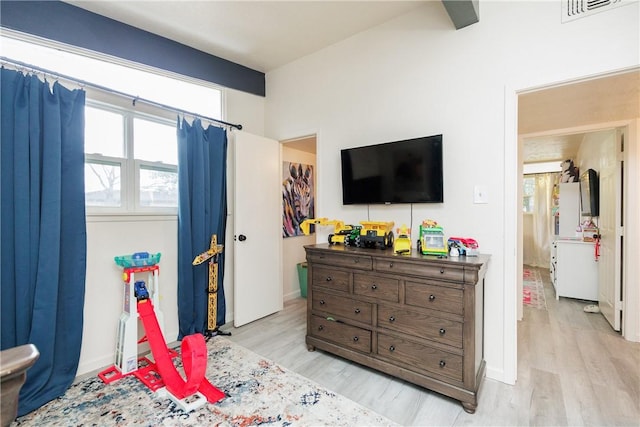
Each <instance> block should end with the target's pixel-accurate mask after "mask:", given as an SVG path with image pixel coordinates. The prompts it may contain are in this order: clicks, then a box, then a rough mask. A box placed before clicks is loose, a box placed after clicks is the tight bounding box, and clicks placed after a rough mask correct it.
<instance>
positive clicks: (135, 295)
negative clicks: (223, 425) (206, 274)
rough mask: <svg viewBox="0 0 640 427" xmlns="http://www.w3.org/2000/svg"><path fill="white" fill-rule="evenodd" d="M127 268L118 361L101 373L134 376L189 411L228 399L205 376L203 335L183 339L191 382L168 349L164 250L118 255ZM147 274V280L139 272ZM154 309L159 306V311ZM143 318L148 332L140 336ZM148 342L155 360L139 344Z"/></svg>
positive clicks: (105, 377)
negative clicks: (163, 297)
mask: <svg viewBox="0 0 640 427" xmlns="http://www.w3.org/2000/svg"><path fill="white" fill-rule="evenodd" d="M115 261H116V264H118V266H120V267H123V275H122V277H123V282H124V286H123V309H122V314H121V315H120V321H119V325H118V336H117V343H116V354H115V364H114V365H113V366H112V367H110V368H107V369H105V370H104V371H102V372H100V373H99V374H98V376H99V377H100V379H101V380H102V381H103V382H104V383H106V384H110V383H112V382H114V381H117V380H119V379H121V378H123V377H124V376H127V375H134V376H135V377H136V378H138V379H139V380H140V381H141V382H142V383H143V384H145V385H146V386H147V387H148V388H149V389H150V390H151V391H153V392H156V393H158V394H162V395H166V396H167V397H168V398H170V399H171V400H172V401H173V402H175V404H176V405H177V406H178V407H180V408H181V409H183V410H184V411H185V412H189V411H192V410H194V409H197V408H199V407H201V406H203V405H204V404H206V402H207V401H208V402H211V403H215V402H218V401H219V400H221V399H223V398H224V397H225V394H224V392H222V391H221V390H219V389H217V388H216V387H214V386H213V385H212V384H211V383H210V382H209V380H207V379H206V378H205V371H206V369H207V347H206V343H205V340H204V337H203V336H202V335H201V334H193V335H189V336H186V337H184V338H183V340H182V345H181V350H180V353H181V356H182V365H183V368H184V374H185V376H186V380H185V379H183V377H182V375H181V374H180V373H179V372H178V371H177V369H176V367H175V366H174V364H173V359H174V358H176V357H178V353H177V352H176V351H175V350H173V349H170V348H168V347H167V343H166V341H165V339H164V334H163V328H164V321H163V316H162V311H161V310H160V304H159V298H160V292H159V287H158V285H159V281H158V276H159V271H160V268H159V266H158V264H157V263H158V262H159V261H160V253H157V254H155V255H154V254H148V253H146V252H138V253H135V254H133V255H125V256H118V257H115ZM145 274H146V275H147V282H145V281H144V280H136V275H142V277H144V275H145ZM154 307H157V309H155V308H154ZM138 317H139V318H140V320H141V321H142V324H143V326H144V330H145V333H146V335H145V336H144V337H143V338H142V339H140V340H138ZM142 342H148V343H149V347H150V348H151V354H152V356H153V361H151V360H150V359H149V358H147V357H139V356H138V344H140V343H142Z"/></svg>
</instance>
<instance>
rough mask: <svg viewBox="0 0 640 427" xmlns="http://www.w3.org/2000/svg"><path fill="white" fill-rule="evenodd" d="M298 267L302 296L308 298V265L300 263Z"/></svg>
mask: <svg viewBox="0 0 640 427" xmlns="http://www.w3.org/2000/svg"><path fill="white" fill-rule="evenodd" d="M297 267H298V281H299V282H300V296H301V297H302V298H306V297H307V263H306V262H300V263H298V265H297Z"/></svg>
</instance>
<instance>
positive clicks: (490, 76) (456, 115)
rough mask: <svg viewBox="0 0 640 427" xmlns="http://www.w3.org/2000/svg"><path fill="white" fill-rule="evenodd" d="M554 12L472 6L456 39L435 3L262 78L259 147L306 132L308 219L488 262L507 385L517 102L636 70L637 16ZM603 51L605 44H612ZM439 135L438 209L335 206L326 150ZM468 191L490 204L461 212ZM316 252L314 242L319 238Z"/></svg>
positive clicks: (498, 356) (490, 301) (496, 359)
mask: <svg viewBox="0 0 640 427" xmlns="http://www.w3.org/2000/svg"><path fill="white" fill-rule="evenodd" d="M560 7H561V4H560V2H559V1H553V2H550V1H547V2H504V1H483V2H482V3H481V5H480V22H479V23H477V24H474V25H471V26H469V27H466V28H464V29H462V30H458V31H455V30H454V28H453V26H452V25H451V24H450V23H449V21H448V17H447V15H446V12H445V10H444V8H443V6H442V4H441V3H440V2H428V3H427V4H426V5H425V6H424V7H423V8H421V9H418V10H416V11H414V12H412V13H411V14H408V15H405V16H402V17H400V18H398V19H395V20H393V21H391V22H388V23H386V24H383V25H381V26H379V27H376V28H374V29H372V30H369V31H366V32H363V33H360V34H358V35H356V36H354V37H352V38H350V39H347V40H345V41H343V42H340V43H337V44H335V45H333V46H331V47H329V48H326V49H324V50H322V51H320V52H317V53H315V54H312V55H309V56H307V57H305V58H302V59H300V60H298V61H296V62H293V63H291V64H289V65H286V66H284V67H282V68H280V69H278V70H275V71H272V72H270V73H268V74H267V87H268V91H267V92H268V94H269V95H268V97H267V100H266V122H265V123H266V124H265V131H266V136H268V137H271V138H275V139H283V138H284V137H286V136H288V135H292V134H296V133H297V132H296V131H297V130H298V129H317V130H318V132H321V133H322V140H321V141H319V143H318V147H317V151H318V153H317V163H318V169H319V170H321V171H322V177H321V179H320V182H319V184H318V206H319V207H320V208H321V210H320V211H319V212H318V214H317V215H318V216H327V217H331V218H338V219H343V220H344V221H346V222H358V221H360V220H364V219H367V217H369V218H370V219H371V220H385V221H388V220H392V221H395V222H396V224H402V223H407V224H409V223H411V224H412V228H413V230H412V232H413V234H414V235H416V229H417V226H418V224H419V222H420V221H421V220H423V219H425V218H431V219H435V220H437V221H438V222H439V223H440V224H441V225H442V226H443V227H444V229H445V232H446V233H447V234H449V235H453V234H455V235H462V236H469V237H473V238H475V239H477V240H478V242H479V243H480V249H481V251H482V252H484V253H488V254H491V255H492V258H491V262H490V265H489V270H488V273H487V280H486V298H485V304H486V306H485V325H486V327H485V358H486V360H487V365H488V369H487V374H488V376H489V377H492V378H495V379H498V380H503V381H505V382H513V381H514V380H515V365H516V361H515V354H516V353H515V346H516V343H515V322H516V290H515V283H516V277H517V276H516V268H515V265H516V242H517V239H516V236H515V235H516V230H517V228H516V224H517V220H516V218H517V215H518V214H519V213H520V211H519V206H520V203H518V200H517V198H516V194H517V188H516V186H517V183H518V182H519V179H518V175H517V170H518V168H517V166H516V165H517V148H516V147H517V130H516V129H517V126H516V122H517V111H516V105H517V93H516V92H517V91H519V90H524V89H527V88H533V87H539V86H543V85H547V84H550V83H556V82H562V81H567V80H572V79H575V78H579V77H583V76H592V75H596V74H599V73H604V72H607V71H611V70H618V69H624V68H627V67H631V66H637V65H638V64H639V63H640V61H639V52H640V49H639V41H638V37H637V36H638V34H639V20H638V15H639V10H638V3H634V4H632V5H630V6H624V7H621V8H618V9H614V10H611V11H607V12H603V13H600V14H596V15H593V16H591V17H588V18H583V19H579V20H576V21H573V22H571V23H568V24H561V22H560ZM612 40H615V43H613V42H612ZM438 133H442V134H444V162H445V177H444V180H445V181H444V193H445V202H444V203H443V204H436V205H414V206H413V215H411V212H412V210H411V208H410V206H406V205H398V206H371V207H370V209H369V211H368V210H367V207H366V206H342V204H341V201H340V194H341V193H340V191H341V189H340V170H339V150H340V149H341V148H344V147H352V146H358V145H366V144H373V143H378V142H386V141H393V140H398V139H402V138H409V137H417V136H424V135H432V134H438ZM474 185H484V186H486V187H487V188H488V198H489V203H487V204H474V203H473V187H474ZM317 239H318V241H319V242H321V241H324V239H325V236H324V235H322V234H321V233H318V238H317Z"/></svg>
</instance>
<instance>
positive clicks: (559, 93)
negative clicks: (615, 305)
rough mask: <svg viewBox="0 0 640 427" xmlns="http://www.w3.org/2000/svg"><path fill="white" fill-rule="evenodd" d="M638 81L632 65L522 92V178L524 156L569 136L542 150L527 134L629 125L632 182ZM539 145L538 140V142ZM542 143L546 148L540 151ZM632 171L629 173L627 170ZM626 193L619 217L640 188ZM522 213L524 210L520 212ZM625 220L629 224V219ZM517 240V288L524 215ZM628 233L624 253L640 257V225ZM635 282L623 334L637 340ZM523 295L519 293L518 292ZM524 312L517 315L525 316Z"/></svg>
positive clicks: (626, 270)
mask: <svg viewBox="0 0 640 427" xmlns="http://www.w3.org/2000/svg"><path fill="white" fill-rule="evenodd" d="M639 82H640V71H638V70H634V71H630V72H626V73H618V74H614V75H609V76H603V77H600V78H595V79H590V80H587V81H581V82H577V83H570V84H565V85H560V86H554V87H549V88H544V89H539V90H535V91H530V92H526V93H520V94H518V99H517V103H518V108H517V110H518V117H517V122H518V125H517V133H518V136H519V138H518V139H519V147H518V159H519V160H518V177H520V178H521V177H522V165H523V163H524V162H525V161H526V152H527V150H528V151H529V152H532V151H533V152H536V151H538V152H540V151H542V152H546V151H549V152H551V151H553V150H556V151H558V150H559V151H560V152H562V149H563V148H566V147H567V145H566V144H568V143H567V142H566V141H564V142H562V141H558V140H557V139H553V138H551V139H550V140H549V142H548V143H549V145H538V146H537V147H536V148H538V150H535V149H532V147H531V146H527V145H526V143H525V142H524V141H523V140H524V138H523V136H525V135H526V136H532V135H538V136H545V137H547V138H549V137H552V136H553V137H557V136H558V134H560V135H561V136H562V135H564V136H567V135H572V134H575V133H585V132H591V131H596V130H600V129H603V128H609V129H611V128H625V127H626V129H627V132H628V134H629V137H628V138H627V141H626V143H625V154H624V159H623V160H626V167H625V170H624V178H625V181H626V182H634V181H633V179H637V168H638V155H637V146H638V132H637V123H638V118H639V117H640V111H638V110H639V107H638V87H639V86H638V85H639ZM536 143H537V144H540V141H537V142H536ZM540 147H542V150H540ZM564 157H566V158H571V157H570V156H568V155H566V154H562V155H561V156H560V158H561V159H563V160H566V159H564ZM557 159H558V157H555V159H554V160H557ZM630 173H631V174H632V175H633V177H632V176H630V175H629V174H630ZM521 187H522V186H520V188H519V189H518V196H517V198H518V200H522V188H521ZM621 194H622V195H624V200H625V204H624V206H623V207H622V208H621V211H620V215H621V219H624V218H627V217H630V215H631V212H633V210H632V209H633V207H637V206H638V191H637V189H628V188H627V189H624V190H623V192H622V193H621ZM520 216H521V215H520ZM627 224H630V223H629V222H627ZM517 229H518V235H519V238H518V243H517V247H516V249H517V253H518V256H517V257H516V259H517V263H518V267H517V270H519V271H518V274H519V278H518V280H519V286H518V287H519V290H521V289H522V288H521V281H522V272H521V268H522V251H523V241H522V219H521V218H520V219H519V221H518V225H517ZM625 232H626V234H627V236H628V238H627V239H626V241H625V243H624V246H622V245H621V249H622V250H623V253H626V254H627V258H626V259H632V257H633V256H636V257H637V256H638V255H637V254H638V245H637V243H636V242H635V241H636V240H637V238H636V237H637V234H638V228H637V227H636V226H632V227H627V228H626V229H625ZM627 264H628V263H624V262H622V263H621V264H620V273H621V280H622V281H623V283H624V278H625V277H634V276H632V275H631V274H632V273H631V272H632V271H634V272H637V266H635V264H633V263H631V264H628V265H627ZM636 288H638V285H637V283H629V286H627V288H626V289H625V295H623V297H622V304H623V307H624V308H623V309H624V311H625V312H624V314H623V316H624V318H625V319H626V322H625V323H626V325H627V328H626V331H625V330H623V335H624V337H625V338H626V339H628V340H632V341H638V340H639V339H640V337H639V331H638V329H639V328H640V325H639V324H638V318H639V316H638V310H639V309H640V307H639V305H638V302H637V300H638V295H639V290H638V289H636ZM518 295H521V293H518ZM521 313H522V312H521V311H520V310H519V312H518V317H519V318H521Z"/></svg>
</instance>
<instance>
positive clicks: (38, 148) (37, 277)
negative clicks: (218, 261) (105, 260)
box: [0, 68, 87, 415]
mask: <svg viewBox="0 0 640 427" xmlns="http://www.w3.org/2000/svg"><path fill="white" fill-rule="evenodd" d="M1 98H2V107H1V108H2V110H1V116H2V119H1V120H2V122H1V123H2V128H1V137H2V141H1V150H0V162H1V166H2V170H1V171H0V176H1V179H2V182H1V190H2V195H1V203H2V204H1V211H2V214H1V215H2V228H1V232H2V239H0V240H1V242H2V243H1V250H2V252H1V259H2V286H1V295H0V296H1V298H2V300H1V307H2V313H1V315H0V320H1V321H2V338H1V346H2V349H3V350H4V349H7V348H10V347H15V346H18V345H22V344H26V343H32V344H35V345H36V347H37V348H38V350H39V351H40V358H39V359H38V361H37V362H36V364H35V365H34V366H33V367H32V368H31V369H29V370H28V371H27V380H26V382H25V384H24V386H23V387H22V390H21V392H20V401H19V408H18V415H24V414H26V413H28V412H30V411H32V410H34V409H36V408H38V407H40V406H41V405H43V404H45V403H46V402H48V401H50V400H51V399H54V398H56V397H58V396H60V395H61V394H63V393H64V392H65V391H66V390H67V388H68V387H69V385H71V382H72V381H73V379H74V377H75V374H76V371H77V368H78V361H79V359H80V344H81V340H82V322H83V309H84V290H85V270H86V253H87V243H86V225H85V224H86V223H85V206H84V104H85V92H84V91H83V90H69V89H66V88H64V87H63V86H61V85H60V84H58V83H57V82H56V83H54V84H53V87H51V86H50V85H49V84H48V83H47V82H44V83H43V82H41V81H40V80H38V78H37V77H36V76H33V75H24V74H22V73H20V72H16V71H13V70H8V69H5V68H2V96H1Z"/></svg>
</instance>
